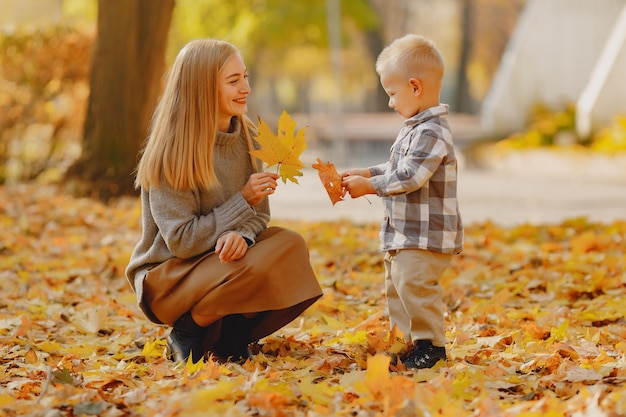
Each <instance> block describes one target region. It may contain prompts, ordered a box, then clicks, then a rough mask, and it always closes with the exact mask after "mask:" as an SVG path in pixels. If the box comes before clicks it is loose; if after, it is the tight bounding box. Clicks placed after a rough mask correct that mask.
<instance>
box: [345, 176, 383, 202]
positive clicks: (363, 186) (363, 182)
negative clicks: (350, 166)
mask: <svg viewBox="0 0 626 417" xmlns="http://www.w3.org/2000/svg"><path fill="white" fill-rule="evenodd" d="M348 172H350V171H348ZM368 173H369V171H368ZM342 178H343V181H342V182H341V186H342V187H343V188H344V190H345V192H347V193H349V194H350V197H352V198H358V197H361V196H364V195H366V194H376V190H375V189H374V186H373V185H372V182H371V181H370V180H369V179H368V178H365V177H363V176H361V175H346V176H343V177H342Z"/></svg>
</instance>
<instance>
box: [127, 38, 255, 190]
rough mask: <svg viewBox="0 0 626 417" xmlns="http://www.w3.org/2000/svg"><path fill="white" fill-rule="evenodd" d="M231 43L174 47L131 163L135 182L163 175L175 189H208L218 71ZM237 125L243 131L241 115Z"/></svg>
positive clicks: (153, 182)
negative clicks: (140, 146)
mask: <svg viewBox="0 0 626 417" xmlns="http://www.w3.org/2000/svg"><path fill="white" fill-rule="evenodd" d="M238 53H239V51H238V50H237V48H236V47H235V46H234V45H232V44H231V43H229V42H226V41H221V40H214V39H199V40H195V41H191V42H189V43H188V44H187V45H185V47H184V48H183V49H181V51H180V52H179V53H178V56H177V57H176V60H175V61H174V64H173V65H172V68H171V69H170V71H169V73H168V75H167V81H166V84H165V89H164V91H163V95H162V96H161V99H160V101H159V104H158V105H157V107H156V109H155V111H154V115H153V118H152V124H151V128H150V134H149V137H148V140H147V142H146V146H145V148H144V150H143V152H142V155H141V159H140V161H139V164H138V166H137V177H136V179H135V186H136V187H144V188H146V189H148V188H150V186H158V185H159V183H160V181H162V180H165V181H166V182H167V183H168V184H169V185H171V186H172V187H173V188H175V189H177V190H197V189H203V190H209V189H210V188H212V187H213V186H215V185H217V184H218V180H217V177H216V175H215V171H214V170H213V163H212V161H213V147H214V145H215V137H216V133H217V121H218V97H217V94H218V77H219V74H220V72H221V71H222V70H223V69H224V66H225V65H226V63H228V61H229V60H230V58H231V57H232V56H233V55H234V54H238ZM241 121H242V126H241V128H242V129H244V131H245V132H246V134H248V123H251V121H249V119H248V118H247V117H243V118H242V120H241Z"/></svg>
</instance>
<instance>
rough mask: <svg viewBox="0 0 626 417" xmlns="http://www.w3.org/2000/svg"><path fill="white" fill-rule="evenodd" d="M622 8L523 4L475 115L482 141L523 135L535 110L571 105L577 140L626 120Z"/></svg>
mask: <svg viewBox="0 0 626 417" xmlns="http://www.w3.org/2000/svg"><path fill="white" fill-rule="evenodd" d="M625 33H626V0H529V2H528V4H527V6H526V8H525V10H524V12H523V13H522V16H521V17H520V21H519V23H518V25H517V27H516V28H515V31H514V33H513V36H512V37H511V40H510V42H509V45H508V46H507V49H506V51H505V54H504V56H503V59H502V62H501V64H500V68H499V69H498V72H497V73H496V76H495V78H494V81H493V84H492V86H491V89H490V90H489V93H488V94H487V97H486V98H485V101H484V103H483V108H482V114H481V117H482V125H483V129H484V131H485V132H486V133H488V134H492V135H496V136H497V135H506V134H509V133H511V132H514V131H520V130H522V129H523V128H524V127H525V126H526V125H527V123H528V121H529V113H530V111H531V110H532V107H533V106H534V105H536V104H544V105H547V106H550V107H561V106H562V105H563V104H565V103H577V105H578V107H579V109H580V110H581V114H580V116H581V118H580V121H579V125H580V128H581V132H580V133H581V134H585V135H586V134H588V133H591V132H592V131H593V130H594V129H597V128H599V127H603V126H606V125H607V124H608V123H609V122H610V120H611V118H612V117H613V116H614V115H616V114H618V113H620V112H626V83H624V76H626V45H625V40H624V38H625Z"/></svg>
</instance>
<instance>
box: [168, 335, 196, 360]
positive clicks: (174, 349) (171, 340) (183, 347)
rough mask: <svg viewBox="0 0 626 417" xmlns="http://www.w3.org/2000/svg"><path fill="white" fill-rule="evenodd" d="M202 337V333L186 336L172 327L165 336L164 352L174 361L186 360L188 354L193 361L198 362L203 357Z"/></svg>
mask: <svg viewBox="0 0 626 417" xmlns="http://www.w3.org/2000/svg"><path fill="white" fill-rule="evenodd" d="M203 338H204V337H203V335H199V336H188V335H184V334H181V332H179V331H178V330H177V329H175V328H174V329H172V331H171V332H170V334H169V335H168V336H167V342H166V344H165V354H166V355H167V356H168V357H169V358H170V359H171V360H173V361H176V362H187V359H189V356H191V360H192V361H193V363H196V362H199V361H200V360H202V358H203V357H204V349H203V348H202V341H203Z"/></svg>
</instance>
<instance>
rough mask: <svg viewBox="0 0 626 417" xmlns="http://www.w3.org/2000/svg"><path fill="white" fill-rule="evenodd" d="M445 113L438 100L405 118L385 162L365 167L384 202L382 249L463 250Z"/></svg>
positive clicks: (453, 162) (450, 140)
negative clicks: (436, 104) (437, 104)
mask: <svg viewBox="0 0 626 417" xmlns="http://www.w3.org/2000/svg"><path fill="white" fill-rule="evenodd" d="M447 114H448V106H447V105H445V104H441V105H439V106H436V107H431V108H429V109H427V110H425V111H423V112H421V113H419V114H417V115H415V116H413V117H411V118H410V119H407V120H405V121H404V125H403V126H402V128H401V129H400V131H399V132H398V136H397V137H396V140H395V141H394V143H393V145H392V146H391V156H390V158H389V161H387V162H386V163H384V164H380V165H376V166H372V167H370V168H369V169H370V172H371V174H372V178H371V182H372V185H373V186H374V189H375V190H376V193H377V194H378V195H379V196H380V197H382V200H383V207H384V218H383V221H382V223H381V229H380V241H381V250H382V251H389V250H398V249H408V248H414V249H415V248H417V249H424V250H429V251H433V252H440V253H450V254H458V253H460V252H461V251H462V250H463V223H462V221H461V214H460V212H459V205H458V201H457V160H456V157H455V153H454V146H453V143H452V134H451V132H450V128H449V125H448V120H447V118H446V117H445V116H446V115H447Z"/></svg>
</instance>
